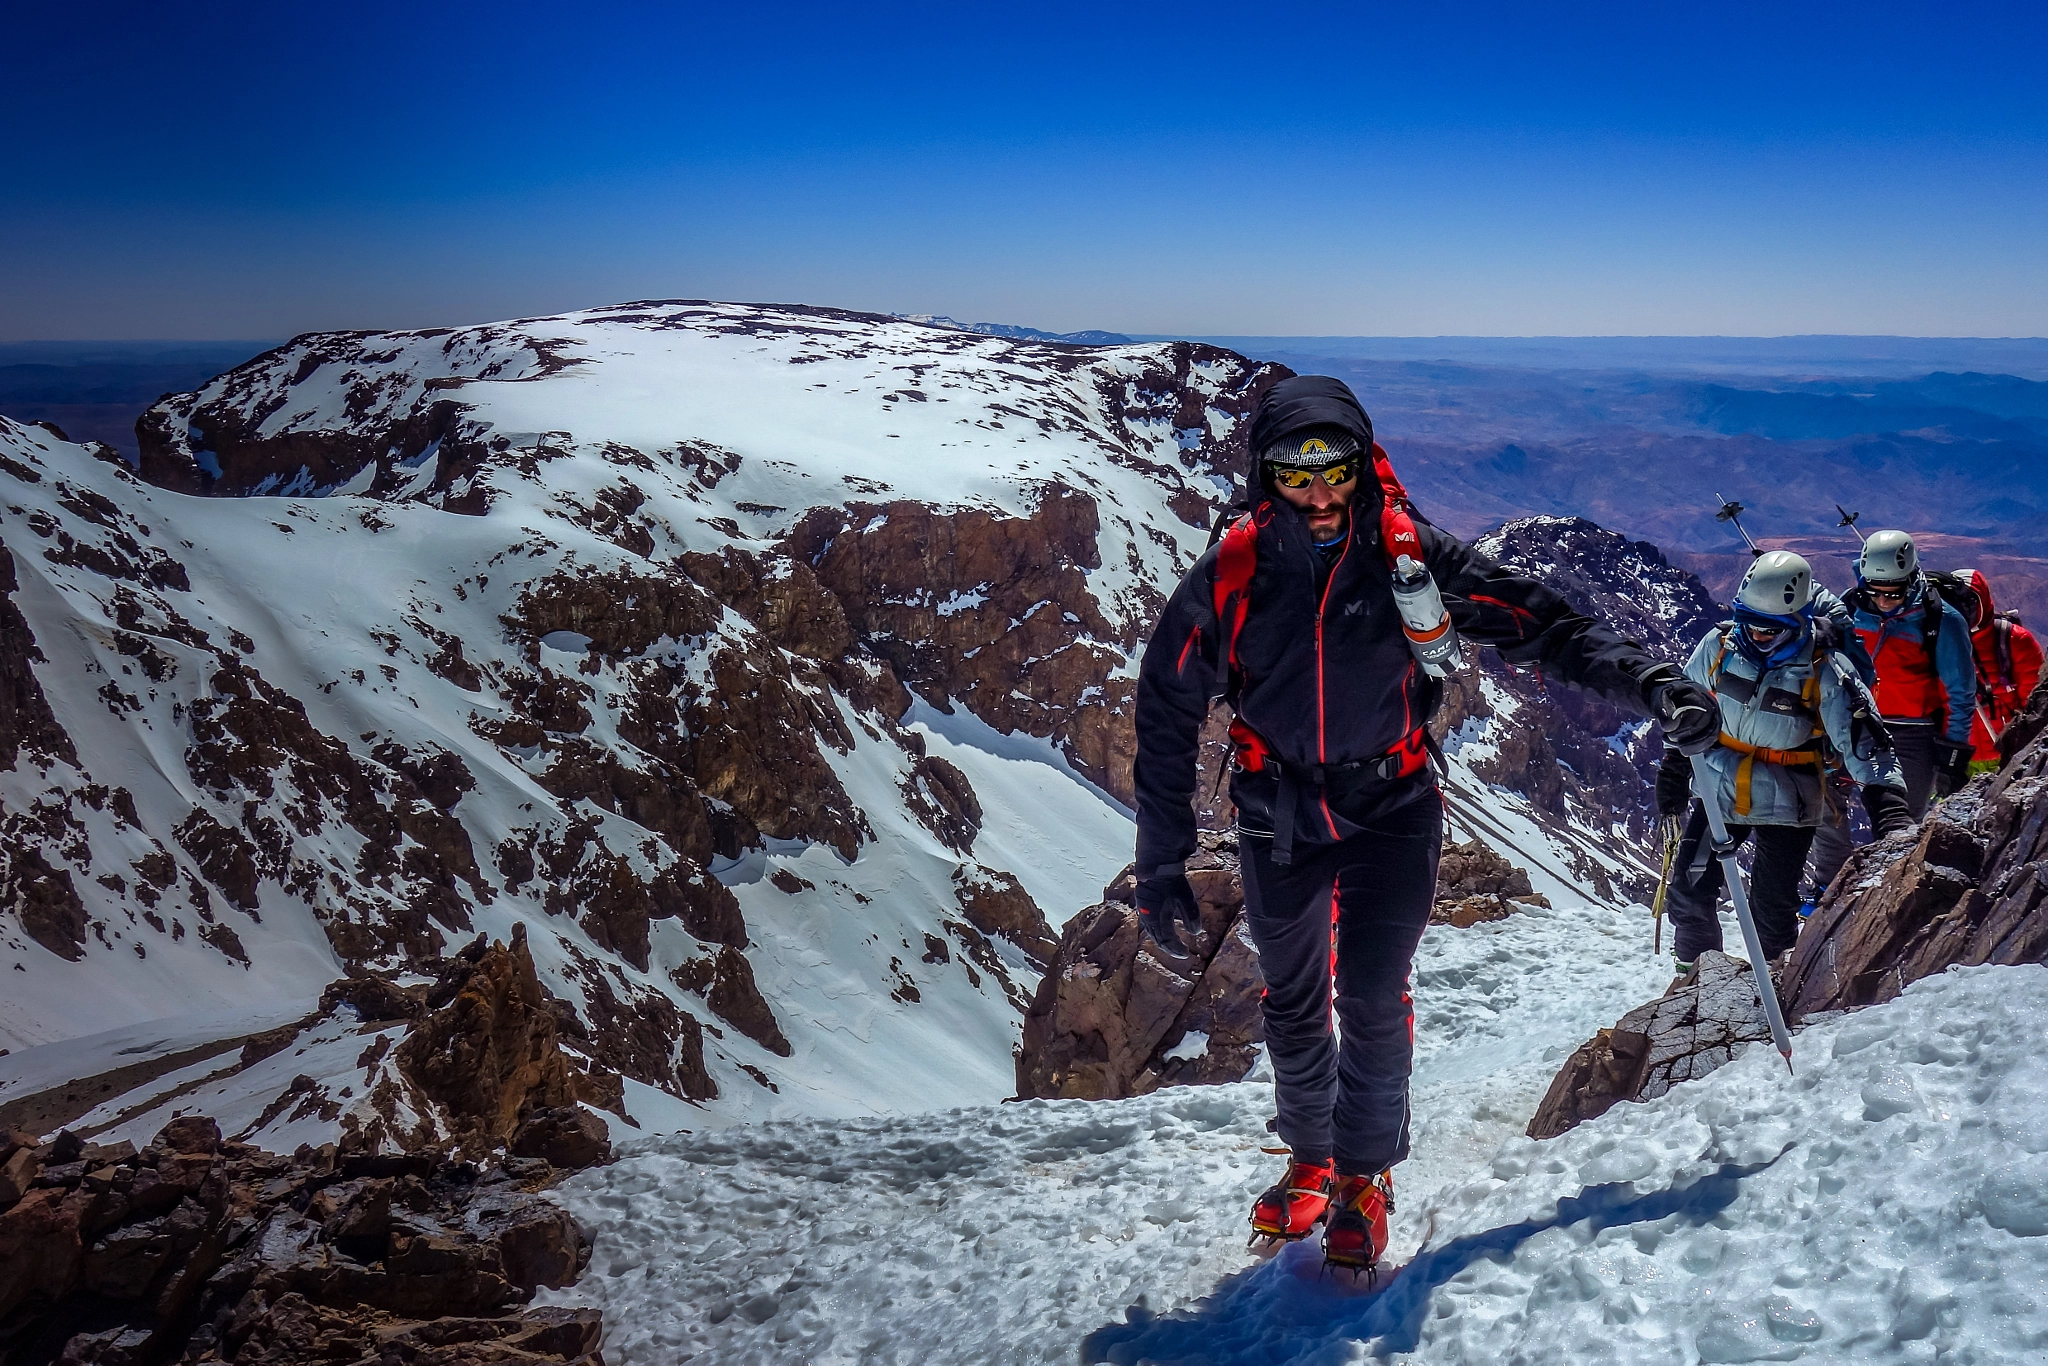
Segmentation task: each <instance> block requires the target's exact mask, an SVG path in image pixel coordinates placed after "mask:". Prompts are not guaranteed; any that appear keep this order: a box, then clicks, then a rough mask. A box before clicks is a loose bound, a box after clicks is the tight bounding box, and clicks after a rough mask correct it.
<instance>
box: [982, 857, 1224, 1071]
mask: <svg viewBox="0 0 2048 1366" xmlns="http://www.w3.org/2000/svg"><path fill="white" fill-rule="evenodd" d="M1236 863H1237V848H1236V843H1235V840H1234V839H1232V838H1231V837H1230V836H1227V835H1205V836H1203V842H1202V849H1201V851H1200V852H1199V853H1198V854H1197V855H1196V856H1195V857H1194V858H1193V859H1191V860H1190V861H1189V871H1188V880H1189V881H1190V882H1191V883H1192V884H1193V885H1194V888H1195V895H1196V898H1197V900H1198V902H1199V903H1200V909H1201V933H1200V934H1199V935H1197V936H1196V938H1195V946H1194V951H1193V953H1192V954H1191V955H1190V956H1189V957H1188V958H1187V959H1186V960H1175V959H1173V958H1171V957H1169V956H1167V955H1166V954H1164V953H1162V952H1161V951H1160V949H1159V947H1158V946H1157V945H1155V944H1153V943H1152V942H1151V941H1150V940H1149V939H1147V938H1146V937H1145V932H1144V930H1143V928H1142V927H1140V925H1139V924H1138V916H1137V912H1136V910H1135V909H1133V908H1132V906H1131V905H1129V904H1128V903H1127V902H1124V901H1119V900H1105V901H1104V902H1102V903H1101V904H1100V905H1097V906H1093V907H1090V908H1089V909H1087V910H1085V911H1082V912H1081V913H1080V914H1079V915H1077V916H1075V917H1074V918H1073V919H1072V920H1070V921H1069V922H1067V927H1066V930H1065V932H1064V933H1063V934H1062V935H1061V936H1060V944H1059V949H1058V952H1057V953H1056V955H1055V956H1054V958H1053V961H1052V964H1051V966H1050V967H1049V968H1048V969H1047V971H1046V973H1045V976H1044V978H1043V979H1042V980H1041V981H1040V982H1039V985H1038V993H1037V995H1036V996H1034V997H1033V998H1032V1001H1031V1007H1030V1009H1029V1011H1028V1012H1026V1014H1025V1017H1024V1038H1023V1043H1022V1046H1021V1048H1020V1050H1019V1052H1018V1055H1017V1094H1018V1095H1020V1096H1037V1097H1046V1098H1081V1099H1090V1100H1104V1099H1117V1098H1120V1097H1124V1096H1132V1095H1142V1094H1144V1093H1145V1092H1147V1091H1150V1090H1153V1089H1155V1088H1156V1087H1157V1086H1158V1085H1159V1084H1160V1080H1161V1077H1162V1074H1163V1072H1164V1071H1165V1070H1166V1069H1168V1068H1171V1067H1173V1066H1174V1063H1176V1062H1178V1061H1180V1060H1178V1059H1175V1060H1163V1059H1162V1058H1161V1056H1160V1055H1161V1054H1162V1053H1165V1052H1172V1051H1175V1045H1177V1044H1179V1043H1180V1042H1182V1041H1183V1040H1184V1039H1185V1037H1186V1036H1187V1035H1188V1034H1189V1033H1190V1032H1191V1031H1192V1030H1194V1029H1195V1028H1196V1025H1195V1024H1194V1018H1199V1019H1201V1020H1202V1021H1203V1022H1205V1023H1210V1024H1214V1023H1215V1022H1216V1020H1215V1017H1216V1016H1217V1013H1218V1012H1217V1006H1218V1004H1219V1002H1220V1001H1222V1000H1224V999H1226V998H1228V997H1230V996H1233V995H1235V994H1237V993H1241V992H1243V991H1245V990H1247V989H1248V990H1249V991H1250V993H1251V995H1250V999H1251V1000H1252V1001H1254V1002H1256V1000H1257V995H1258V991H1259V990H1260V989H1261V988H1262V986H1263V984H1262V983H1257V971H1256V965H1255V963H1253V964H1250V965H1249V969H1250V970H1249V975H1247V966H1248V964H1247V963H1246V961H1245V960H1244V959H1243V957H1242V954H1241V953H1240V952H1238V951H1235V950H1234V951H1232V952H1231V953H1228V954H1226V953H1225V952H1224V949H1225V948H1226V946H1227V945H1229V944H1233V943H1236V942H1237V936H1236V934H1235V931H1236V928H1237V924H1238V922H1239V921H1240V920H1241V919H1242V915H1243V902H1244V893H1243V890H1242V888H1241V887H1240V886H1239V885H1238V881H1237V870H1236ZM1126 880H1127V879H1125V878H1119V879H1118V881H1117V882H1113V883H1112V884H1111V888H1110V892H1111V894H1112V895H1115V894H1117V893H1118V891H1119V886H1120V884H1121V883H1123V882H1124V881H1126ZM1243 947H1249V946H1248V945H1245V946H1243ZM1219 960H1220V965H1221V969H1222V972H1223V973H1224V974H1225V976H1227V977H1228V978H1229V985H1228V989H1227V990H1219V989H1211V990H1208V991H1204V990H1202V989H1201V987H1202V983H1203V980H1204V978H1205V977H1206V975H1207V972H1208V970H1209V969H1210V967H1211V966H1212V964H1217V963H1218V962H1219ZM1221 983H1222V979H1221V978H1219V983H1218V984H1214V986H1220V985H1221ZM1254 983H1257V985H1254ZM1190 1006H1193V1007H1194V1018H1191V1019H1190V1021H1189V1022H1188V1023H1187V1024H1183V1023H1182V1016H1183V1014H1184V1013H1186V1012H1187V1011H1188V1009H1189V1007H1190ZM1251 1014H1252V1016H1253V1019H1252V1021H1251V1024H1250V1028H1251V1033H1250V1035H1249V1037H1246V1038H1241V1039H1239V1038H1235V1037H1227V1038H1225V1039H1223V1040H1219V1039H1218V1038H1217V1037H1216V1036H1214V1035H1211V1036H1210V1040H1209V1049H1208V1052H1209V1053H1212V1054H1213V1053H1216V1052H1217V1051H1218V1050H1219V1048H1220V1049H1224V1050H1231V1052H1229V1053H1226V1054H1225V1055H1224V1058H1220V1059H1219V1065H1218V1066H1217V1067H1215V1068H1212V1071H1216V1072H1221V1073H1222V1075H1213V1076H1209V1077H1205V1078H1204V1080H1216V1081H1237V1080H1239V1079H1241V1078H1242V1077H1243V1076H1244V1073H1245V1072H1246V1071H1249V1070H1250V1067H1251V1060H1252V1059H1251V1054H1252V1046H1253V1045H1255V1044H1257V1043H1258V1042H1259V1041H1260V1040H1261V1039H1262V1038H1263V1037H1264V1030H1263V1025H1262V1023H1261V1022H1259V1021H1258V1020H1257V1011H1256V1007H1254V1009H1253V1011H1252V1012H1251ZM1204 1032H1206V1031H1204ZM1225 1032H1226V1033H1230V1032H1231V1031H1225ZM1236 1032H1238V1033H1241V1032H1242V1031H1236ZM1237 1049H1241V1050H1242V1058H1241V1064H1242V1065H1241V1066H1240V1067H1238V1068H1237V1069H1236V1074H1235V1075H1229V1072H1230V1068H1229V1066H1228V1065H1227V1062H1226V1061H1225V1059H1234V1055H1235V1051H1236V1050H1237Z"/></svg>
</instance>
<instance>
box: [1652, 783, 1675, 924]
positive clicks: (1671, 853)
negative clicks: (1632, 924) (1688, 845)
mask: <svg viewBox="0 0 2048 1366" xmlns="http://www.w3.org/2000/svg"><path fill="white" fill-rule="evenodd" d="M1658 824H1659V825H1661V826H1662V827H1663V830H1664V871H1663V872H1661V873H1659V874H1658V875H1657V898H1656V900H1654V901H1652V902H1651V903H1650V925H1651V927H1652V928H1651V931H1650V956H1651V957H1652V958H1655V957H1657V956H1659V955H1660V954H1662V953H1663V952H1664V898H1665V897H1667V896H1669V895H1670V894H1671V860H1672V859H1674V858H1676V857H1677V856H1678V820H1677V818H1676V817H1674V816H1666V817H1664V819H1663V820H1662V821H1660V822H1658Z"/></svg>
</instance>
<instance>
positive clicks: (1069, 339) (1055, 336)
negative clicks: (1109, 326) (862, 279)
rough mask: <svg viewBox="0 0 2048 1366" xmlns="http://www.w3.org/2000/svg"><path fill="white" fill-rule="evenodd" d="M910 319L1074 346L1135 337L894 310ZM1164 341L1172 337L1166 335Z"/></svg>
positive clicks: (1114, 342) (987, 334) (1122, 343)
mask: <svg viewBox="0 0 2048 1366" xmlns="http://www.w3.org/2000/svg"><path fill="white" fill-rule="evenodd" d="M889 316H890V317H892V318H900V319H902V320H903V321H904V322H907V323H927V324H929V325H931V326H932V327H950V328H952V329H953V330H954V331H955V332H979V333H980V334H981V335H982V336H984V337H1008V338H1009V339H1010V340H1012V341H1049V342H1066V343H1067V344H1069V345H1070V346H1128V345H1130V344H1131V339H1130V338H1129V337H1126V336H1125V335H1124V334H1123V333H1121V332H1104V331H1102V330H1101V329H1099V328H1091V329H1089V330H1087V331H1085V332H1041V331H1039V330H1038V329H1037V328H1035V327H1019V326H1018V325H1017V324H1016V323H963V322H958V321H956V320H955V319H952V318H948V317H945V316H944V315H942V314H938V313H891V314H890V315H889ZM1159 340H1161V341H1170V340H1173V339H1172V338H1166V337H1162V338H1160V339H1159Z"/></svg>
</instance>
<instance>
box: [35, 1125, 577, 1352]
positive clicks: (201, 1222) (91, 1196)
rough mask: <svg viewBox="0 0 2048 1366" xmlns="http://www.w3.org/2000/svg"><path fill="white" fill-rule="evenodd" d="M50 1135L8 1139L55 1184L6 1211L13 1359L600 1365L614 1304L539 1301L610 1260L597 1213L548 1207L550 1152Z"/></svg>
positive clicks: (170, 1133) (174, 1129)
mask: <svg viewBox="0 0 2048 1366" xmlns="http://www.w3.org/2000/svg"><path fill="white" fill-rule="evenodd" d="M550 1113H552V1112H550ZM552 1137H553V1146H555V1147H557V1148H562V1149H576V1146H577V1145H576V1144H575V1143H574V1142H573V1140H572V1139H570V1138H568V1137H565V1136H564V1135H563V1134H560V1133H556V1134H554V1135H553V1136H552ZM31 1143H33V1140H32V1139H28V1138H27V1136H25V1135H6V1136H4V1138H0V1151H6V1152H7V1163H8V1166H7V1170H9V1171H12V1170H13V1168H15V1167H24V1169H25V1170H29V1171H32V1172H33V1173H34V1175H33V1178H32V1187H31V1188H30V1189H27V1190H26V1191H25V1192H20V1193H15V1194H12V1195H11V1196H8V1198H5V1199H0V1354H4V1356H5V1359H6V1360H7V1361H8V1362H9V1363H10V1366H14V1364H15V1363H20V1366H44V1363H65V1364H66V1366H68V1364H70V1363H77V1364H78V1366H85V1364H86V1363H98V1366H168V1363H173V1362H178V1363H197V1362H200V1361H215V1362H224V1363H233V1364H234V1366H305V1364H306V1363H310V1362H320V1361H327V1362H335V1363H341V1362H374V1363H380V1366H381V1364H383V1363H399V1362H403V1363H407V1366H483V1363H486V1362H499V1363H512V1362H532V1363H539V1362H571V1363H578V1364H579V1366H598V1363H599V1358H598V1356H597V1347H598V1340H599V1336H600V1333H601V1329H602V1323H601V1321H600V1319H599V1316H598V1314H597V1313H596V1312H595V1311H593V1310H561V1309H541V1310H522V1309H521V1308H520V1307H519V1306H520V1305H522V1304H524V1303H525V1302H526V1301H527V1300H529V1299H530V1298H531V1297H532V1295H533V1293H534V1292H535V1290H537V1289H538V1288H540V1287H542V1286H564V1285H568V1284H571V1283H573V1282H574V1281H575V1279H576V1277H577V1276H578V1275H579V1274H580V1273H581V1271H582V1269H583V1267H584V1266H585V1264H586V1263H587V1262H588V1261H589V1257H590V1243H589V1239H588V1238H587V1237H586V1236H585V1235H584V1233H583V1231H582V1230H581V1229H580V1228H579V1227H578V1226H577V1224H576V1222H575V1220H574V1219H572V1218H571V1217H570V1216H569V1214H568V1213H567V1212H566V1211H564V1210H563V1209H561V1208H560V1207H559V1206H557V1205H555V1204H553V1203H551V1202H549V1201H547V1200H545V1199H543V1198H542V1197H541V1196H539V1195H538V1194H536V1193H535V1192H537V1191H538V1189H539V1188H540V1187H541V1186H543V1185H545V1184H547V1183H548V1182H549V1181H551V1180H552V1179H553V1176H554V1169H553V1168H551V1167H550V1165H549V1163H548V1162H547V1161H546V1160H543V1159H540V1158H512V1159H509V1160H507V1161H506V1162H505V1163H504V1164H503V1165H500V1166H496V1167H491V1168H486V1169H479V1168H477V1167H475V1166H472V1165H470V1164H468V1163H462V1162H455V1161H451V1160H450V1159H448V1158H447V1157H445V1156H443V1155H441V1154H438V1153H408V1154H390V1155H382V1156H375V1155H369V1154H366V1153H363V1152H360V1151H355V1152H350V1151H346V1150H342V1151H338V1150H337V1149H336V1148H335V1147H334V1146H333V1145H328V1146H326V1147H323V1148H320V1149H317V1150H316V1149H312V1148H301V1149H300V1150H299V1151H298V1153H297V1154H295V1155H293V1156H291V1157H284V1156H280V1155H277V1154H274V1153H267V1152H263V1151H261V1150H259V1149H257V1148H253V1147H251V1146H249V1145H247V1144H243V1143H235V1142H224V1141H223V1140H222V1139H221V1135H220V1130H219V1128H218V1127H217V1126H216V1125H215V1124H214V1123H213V1121H212V1120H210V1119H205V1118H202V1117H199V1116H185V1117H182V1118H179V1119H176V1120H173V1121H172V1122H171V1123H170V1124H169V1125H167V1126H166V1127H165V1128H164V1129H163V1131H162V1132H161V1133H159V1134H158V1135H157V1137H156V1138H155V1139H154V1140H153V1141H152V1142H151V1143H150V1144H148V1145H147V1146H146V1147H144V1148H143V1149H142V1150H141V1151H140V1152H138V1151H137V1150H136V1149H135V1147H134V1145H133V1144H128V1143H123V1144H118V1145H115V1146H113V1147H97V1146H94V1145H90V1144H86V1143H84V1142H82V1141H81V1140H79V1139H77V1138H76V1137H75V1136H73V1135H70V1134H61V1135H59V1136H58V1137H57V1138H55V1139H53V1140H51V1141H50V1142H48V1143H44V1144H41V1145H39V1146H27V1144H31ZM542 1146H548V1145H545V1144H544V1145H542ZM587 1149H588V1145H587V1144H585V1145H584V1147H583V1149H580V1150H577V1151H578V1152H580V1151H587ZM572 1155H576V1154H575V1153H572ZM0 1195H7V1192H6V1191H5V1190H0Z"/></svg>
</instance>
